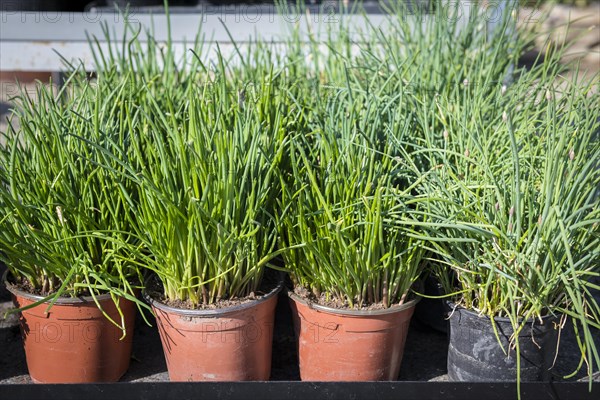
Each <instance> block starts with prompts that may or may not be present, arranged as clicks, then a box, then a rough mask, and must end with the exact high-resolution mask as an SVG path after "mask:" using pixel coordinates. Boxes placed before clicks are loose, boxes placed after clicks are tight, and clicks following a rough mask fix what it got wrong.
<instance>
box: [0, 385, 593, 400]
mask: <svg viewBox="0 0 600 400" xmlns="http://www.w3.org/2000/svg"><path fill="white" fill-rule="evenodd" d="M596 385H597V383H596ZM596 385H595V386H593V387H592V391H590V390H589V385H588V383H587V382H523V383H521V399H523V400H537V399H567V400H571V399H573V400H586V399H590V400H592V399H594V400H597V399H598V398H599V392H600V388H599V387H598V386H596ZM0 397H1V398H2V399H3V400H9V399H30V398H38V399H42V398H43V399H63V400H68V399H74V400H75V399H76V400H80V399H86V400H95V399H99V400H107V399H130V398H137V399H145V400H154V399H156V400H169V399H177V400H182V399H191V398H194V399H231V400H235V399H248V398H256V399H273V400H275V399H277V400H279V399H299V400H300V399H302V400H304V399H331V400H333V399H344V400H347V399H372V398H377V399H384V400H385V399H395V400H426V399H431V400H437V399H439V400H442V399H443V400H468V399H473V400H479V399H485V400H496V399H498V400H506V399H516V398H517V385H516V383H514V382H508V383H503V382H501V383H498V382H494V383H471V382H401V381H400V382H398V381H395V382H139V383H97V384H33V385H1V386H0Z"/></svg>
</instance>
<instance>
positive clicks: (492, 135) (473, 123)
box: [420, 54, 600, 373]
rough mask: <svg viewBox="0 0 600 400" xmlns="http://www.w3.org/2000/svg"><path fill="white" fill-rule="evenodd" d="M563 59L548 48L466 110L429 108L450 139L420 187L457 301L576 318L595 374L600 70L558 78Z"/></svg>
mask: <svg viewBox="0 0 600 400" xmlns="http://www.w3.org/2000/svg"><path fill="white" fill-rule="evenodd" d="M557 62H558V58H556V56H553V55H552V54H550V55H547V59H546V60H545V61H544V63H543V64H542V65H540V66H538V67H535V68H533V69H532V70H531V71H529V72H522V74H521V75H520V77H519V79H518V80H517V81H516V83H515V84H514V85H513V86H512V87H509V88H507V89H506V91H504V90H502V91H499V92H498V94H497V96H496V97H495V98H491V99H488V100H486V101H482V102H480V103H479V105H480V107H479V108H478V109H474V110H472V112H471V113H469V114H465V113H464V112H462V111H461V110H459V109H456V108H455V107H452V104H448V103H444V102H442V101H440V102H438V104H436V107H435V108H432V109H430V110H429V112H427V111H424V112H423V115H429V117H423V118H424V119H426V120H431V118H438V119H439V121H440V122H441V123H442V127H441V128H440V129H443V130H444V131H443V132H442V134H441V135H442V136H443V137H444V144H443V145H442V146H438V147H433V146H432V147H430V148H427V149H424V150H423V151H424V152H425V153H426V154H427V155H428V157H429V164H430V165H432V166H434V167H433V168H432V169H431V170H429V171H427V172H426V173H425V175H426V177H425V178H424V179H422V181H421V182H422V187H421V188H420V191H421V193H422V197H423V198H427V199H428V200H429V201H430V204H429V208H428V209H427V213H428V214H429V215H430V216H431V218H432V220H433V221H435V224H434V226H435V228H434V231H433V232H432V233H431V234H432V236H437V238H438V241H437V242H434V243H433V247H434V248H435V249H436V251H437V252H438V255H439V256H440V260H439V266H440V270H439V271H438V272H439V274H438V275H439V276H440V278H441V281H442V283H443V285H444V287H445V290H446V292H447V293H448V294H453V298H454V300H455V302H456V303H457V304H459V305H460V306H463V307H467V308H470V309H473V310H476V311H478V312H480V313H481V314H483V315H487V316H489V317H490V318H493V317H500V316H504V317H508V318H510V320H511V322H512V324H513V326H514V328H515V330H516V331H520V330H521V329H523V328H524V327H525V326H526V324H527V323H530V321H531V319H535V318H541V317H543V316H545V315H549V314H561V315H567V316H569V317H571V318H572V320H573V321H574V323H575V328H576V331H577V332H578V334H579V338H580V342H579V344H580V348H581V351H582V361H585V362H586V363H587V365H588V368H589V370H588V372H590V373H591V371H592V368H593V365H594V364H595V365H600V358H599V357H598V352H597V349H596V347H595V346H594V341H593V337H592V335H591V330H592V329H598V328H600V308H599V307H598V304H597V301H596V300H595V299H594V296H593V294H592V290H593V289H595V290H597V289H599V288H598V286H597V284H594V283H593V278H594V277H596V278H597V277H598V276H600V268H599V265H600V250H599V249H600V231H599V229H598V224H599V223H600V208H599V205H600V192H599V187H600V168H599V162H598V154H600V135H599V129H600V121H599V120H598V114H597V110H598V108H599V106H600V96H599V94H598V92H597V88H598V76H596V77H594V78H593V79H592V80H591V82H590V83H587V84H584V83H582V82H577V81H575V82H571V81H569V80H565V79H562V78H561V77H560V75H559V74H558V73H557V71H559V70H560V68H559V67H558V66H557V65H556V63H557ZM429 134H431V135H440V133H439V132H433V131H430V132H429ZM448 271H451V273H450V274H448ZM528 321H529V322H528ZM515 340H516V336H515ZM515 344H516V346H517V347H518V343H515Z"/></svg>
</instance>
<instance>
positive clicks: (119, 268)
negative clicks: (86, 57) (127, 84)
mask: <svg viewBox="0 0 600 400" xmlns="http://www.w3.org/2000/svg"><path fill="white" fill-rule="evenodd" d="M75 82H77V83H75ZM68 91H71V93H67V92H68ZM16 102H17V106H16V107H15V111H14V113H15V115H14V117H15V118H18V120H19V121H18V124H15V125H13V124H12V123H11V124H10V125H9V127H8V129H7V131H6V132H3V133H2V139H1V140H0V143H1V147H0V208H1V209H2V212H1V214H2V217H1V218H0V258H1V259H2V261H3V262H4V263H5V264H6V265H7V267H8V271H9V273H10V277H9V279H10V280H11V282H12V283H14V284H19V285H21V286H22V287H23V288H25V289H27V290H28V291H30V292H32V293H33V294H36V295H40V296H42V297H43V300H40V301H39V302H37V303H36V304H39V303H41V302H43V301H49V300H50V301H52V302H53V301H55V300H56V299H57V298H58V297H60V296H66V297H78V296H83V295H88V296H93V297H94V300H96V296H98V295H100V294H103V293H110V294H111V295H112V296H113V299H114V300H115V302H116V303H117V302H118V297H119V296H120V297H124V298H127V299H130V300H134V301H135V290H136V288H139V284H140V283H141V282H140V276H139V274H138V270H137V268H136V267H135V266H134V265H133V264H132V263H131V262H129V261H127V260H126V257H124V255H125V254H126V253H127V247H128V246H125V245H124V243H128V244H132V245H133V243H134V239H133V238H132V237H131V236H130V235H129V234H128V233H127V232H128V231H130V228H129V222H130V220H131V215H130V208H129V206H128V204H126V203H125V202H124V201H123V200H122V199H121V198H119V197H118V196H115V192H117V191H120V190H125V191H128V192H132V193H133V191H132V190H131V187H132V185H131V184H130V182H129V181H127V180H124V179H116V180H115V179H112V176H111V175H110V174H109V173H108V172H107V170H106V169H105V168H103V167H100V166H99V165H98V164H99V163H100V162H101V161H102V160H100V159H99V158H97V157H96V156H95V155H94V152H93V151H92V150H91V148H90V146H88V145H87V143H88V142H94V143H98V144H102V143H108V142H110V143H115V144H120V145H122V146H124V145H125V143H126V142H127V140H128V132H129V131H130V130H131V129H132V126H133V125H135V124H136V121H137V119H138V116H139V113H136V112H134V111H133V110H132V108H131V107H130V99H129V98H128V94H127V91H126V90H125V88H124V86H117V87H108V86H104V85H102V84H100V85H97V86H93V85H88V84H86V83H85V82H84V80H82V79H80V75H79V74H78V73H74V74H73V75H71V77H70V79H69V80H68V81H67V83H66V84H65V86H64V87H63V89H61V91H60V92H59V93H58V94H57V95H55V94H54V93H53V89H52V87H51V86H45V85H41V84H39V85H38V86H37V87H36V94H35V95H30V94H28V93H27V92H26V91H24V90H23V91H22V92H21V95H20V96H19V97H18V99H17V100H16ZM110 167H111V168H114V169H116V170H118V169H121V166H120V165H118V164H110ZM117 304H118V303H117ZM113 322H114V323H115V324H119V323H118V322H117V321H113ZM121 328H123V329H125V327H124V326H123V325H122V324H121Z"/></svg>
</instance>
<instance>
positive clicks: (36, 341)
mask: <svg viewBox="0 0 600 400" xmlns="http://www.w3.org/2000/svg"><path fill="white" fill-rule="evenodd" d="M6 276H7V275H6V274H5V276H4V282H5V284H6V286H7V289H8V290H9V291H10V292H11V293H12V297H13V302H14V304H15V306H16V307H18V308H21V307H26V306H28V305H30V304H33V303H35V302H37V301H39V300H41V299H42V297H40V296H35V295H32V294H29V293H26V292H23V291H21V290H18V289H17V288H15V287H14V286H12V285H11V284H10V283H7V281H6ZM96 299H97V300H98V302H99V303H100V305H101V306H102V309H103V310H104V312H105V313H107V314H108V315H109V316H110V317H111V318H112V319H113V320H115V321H117V322H120V320H121V316H120V315H119V312H118V310H117V308H116V306H115V303H114V302H113V300H112V299H111V297H110V295H108V294H107V295H102V296H97V297H96ZM47 307H48V303H42V304H40V305H37V306H35V307H32V308H29V309H27V310H23V311H22V312H21V313H20V317H19V322H20V328H21V336H22V337H23V344H24V347H25V357H26V360H27V368H28V369H29V375H30V376H31V379H32V380H33V381H34V382H36V383H86V382H116V381H118V380H119V379H120V378H121V377H122V376H123V375H124V374H125V372H126V371H127V369H128V368H129V360H130V357H131V344H132V338H133V329H134V324H135V304H134V303H133V302H131V301H129V300H126V299H121V300H120V301H119V307H120V308H121V311H122V312H123V314H124V316H125V326H126V327H127V336H125V338H123V339H122V340H120V338H121V336H122V332H121V330H120V329H119V328H117V327H116V326H115V325H114V324H113V323H112V322H110V321H109V320H108V319H107V318H106V317H105V316H104V315H103V314H102V311H100V309H99V308H98V306H97V305H96V303H95V302H94V300H93V299H92V298H91V297H81V298H75V299H71V298H60V299H58V300H57V301H56V303H55V304H54V305H53V306H52V308H50V311H49V312H48V313H46V308H47Z"/></svg>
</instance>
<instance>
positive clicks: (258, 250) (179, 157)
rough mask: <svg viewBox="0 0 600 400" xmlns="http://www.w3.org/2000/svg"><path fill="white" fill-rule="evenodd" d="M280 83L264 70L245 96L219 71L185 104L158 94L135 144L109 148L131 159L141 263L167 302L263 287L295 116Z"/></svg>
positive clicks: (200, 300) (201, 301) (113, 155)
mask: <svg viewBox="0 0 600 400" xmlns="http://www.w3.org/2000/svg"><path fill="white" fill-rule="evenodd" d="M273 85H274V83H273V81H272V80H269V76H266V77H265V82H264V84H263V85H261V86H260V87H253V88H252V90H248V91H247V92H246V93H245V94H244V98H243V99H241V98H239V97H238V94H237V93H234V92H232V90H231V88H230V86H229V85H228V83H227V82H226V81H225V80H224V79H219V78H216V79H215V81H213V83H212V84H211V85H206V86H204V87H203V89H201V90H197V91H196V92H190V94H189V97H187V98H185V99H183V102H182V103H181V104H172V103H171V102H170V101H169V99H166V98H162V99H161V100H163V102H164V103H163V104H159V102H158V101H156V100H155V99H154V98H153V97H151V93H150V94H148V97H147V99H148V102H147V103H146V104H145V105H144V107H143V108H142V109H141V110H142V112H143V113H144V114H145V117H144V119H143V121H140V123H139V124H138V125H137V127H136V129H135V130H134V131H133V132H132V134H131V137H130V140H129V142H128V148H127V149H123V148H120V147H119V146H115V147H114V148H112V149H111V148H108V149H107V148H103V149H102V151H103V152H105V153H106V154H107V157H109V159H125V158H128V159H129V161H128V163H129V164H128V165H129V167H130V169H129V170H128V171H127V172H126V174H125V176H126V177H127V179H129V180H130V181H131V182H134V183H135V189H134V192H136V193H137V194H138V198H137V200H132V201H131V202H130V203H129V207H131V209H132V210H133V212H134V215H135V219H134V220H133V221H132V231H133V233H134V235H135V236H136V237H137V238H138V239H139V241H140V246H139V248H132V249H131V252H132V253H131V254H132V255H133V256H134V259H135V260H134V261H133V262H136V263H137V264H139V266H140V267H141V268H145V269H149V270H151V271H152V272H154V273H155V274H156V275H157V276H158V278H159V279H160V281H161V283H162V285H163V288H164V296H165V298H166V299H167V300H180V301H189V302H190V304H191V305H193V306H200V305H207V304H212V303H214V302H215V301H217V300H220V299H229V298H235V297H241V296H245V295H248V294H249V293H251V292H256V291H257V289H258V288H259V286H260V284H261V280H262V276H263V272H264V269H265V266H266V264H267V262H268V261H269V260H270V259H271V258H272V257H274V256H275V255H276V254H277V252H276V250H275V244H276V230H275V226H274V220H273V218H272V215H271V213H272V212H273V204H274V201H275V198H276V197H277V196H278V193H279V185H278V178H277V171H278V168H279V163H280V161H281V159H282V157H283V156H284V149H285V147H284V143H285V136H286V130H285V124H286V121H287V118H288V117H287V114H284V113H283V112H282V110H283V109H284V108H285V99H282V98H281V96H280V94H278V93H277V92H274V91H273ZM165 104H166V106H167V107H166V109H165V108H163V106H164V105H165ZM142 149H143V150H142ZM108 150H110V152H108ZM123 197H125V198H126V196H125V194H123Z"/></svg>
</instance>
